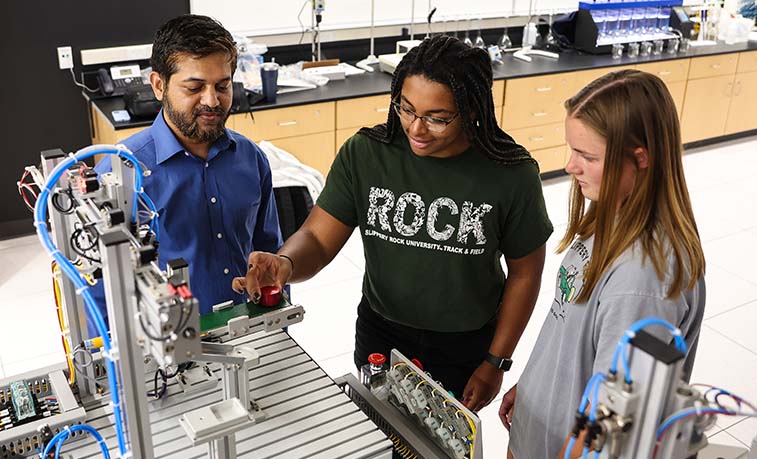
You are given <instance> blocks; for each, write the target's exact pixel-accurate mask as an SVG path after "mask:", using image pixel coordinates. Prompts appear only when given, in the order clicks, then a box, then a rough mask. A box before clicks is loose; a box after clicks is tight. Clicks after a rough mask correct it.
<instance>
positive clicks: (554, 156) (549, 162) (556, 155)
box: [531, 145, 568, 174]
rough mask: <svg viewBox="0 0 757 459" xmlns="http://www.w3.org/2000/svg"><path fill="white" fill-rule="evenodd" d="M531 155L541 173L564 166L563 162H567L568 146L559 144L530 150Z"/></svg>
mask: <svg viewBox="0 0 757 459" xmlns="http://www.w3.org/2000/svg"><path fill="white" fill-rule="evenodd" d="M531 156H533V157H534V159H535V160H536V162H537V163H539V172H541V173H542V174H543V173H545V172H551V171H556V170H560V169H563V168H565V163H567V162H568V148H567V147H566V146H565V145H560V146H558V147H552V148H545V149H543V150H534V151H532V152H531Z"/></svg>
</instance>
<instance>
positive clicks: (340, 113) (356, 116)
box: [336, 94, 391, 129]
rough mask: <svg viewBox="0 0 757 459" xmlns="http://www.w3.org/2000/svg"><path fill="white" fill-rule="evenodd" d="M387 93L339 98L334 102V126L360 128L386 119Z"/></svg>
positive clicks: (387, 110) (388, 99)
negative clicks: (355, 97)
mask: <svg viewBox="0 0 757 459" xmlns="http://www.w3.org/2000/svg"><path fill="white" fill-rule="evenodd" d="M390 102H391V98H390V95H389V94H382V95H380V96H372V97H361V98H359V99H347V100H340V101H337V103H336V128H337V129H345V128H352V127H355V128H361V127H364V126H375V125H377V124H381V123H383V122H385V121H386V118H387V116H388V115H389V108H390V107H389V104H390Z"/></svg>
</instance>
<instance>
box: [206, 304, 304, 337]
mask: <svg viewBox="0 0 757 459" xmlns="http://www.w3.org/2000/svg"><path fill="white" fill-rule="evenodd" d="M287 306H291V303H290V302H289V301H288V300H287V298H286V296H285V295H281V301H280V302H279V304H278V305H276V306H270V307H269V306H261V305H259V304H255V303H253V302H252V301H248V302H247V303H239V304H236V305H234V306H229V307H228V308H225V309H221V310H220V311H217V312H211V313H209V314H203V315H201V316H200V330H201V331H202V332H206V331H208V330H213V329H215V328H219V327H223V326H225V325H226V324H227V323H228V322H229V321H230V320H231V319H236V318H237V317H241V316H247V317H255V316H260V315H263V314H267V313H269V312H271V311H275V310H277V309H282V308H285V307H287Z"/></svg>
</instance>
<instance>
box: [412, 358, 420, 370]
mask: <svg viewBox="0 0 757 459" xmlns="http://www.w3.org/2000/svg"><path fill="white" fill-rule="evenodd" d="M410 361H411V362H413V363H414V364H415V366H416V367H418V368H420V369H421V370H423V364H421V361H420V360H418V359H410Z"/></svg>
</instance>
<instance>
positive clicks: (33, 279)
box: [0, 244, 52, 298]
mask: <svg viewBox="0 0 757 459" xmlns="http://www.w3.org/2000/svg"><path fill="white" fill-rule="evenodd" d="M0 260H1V261H0V298H6V297H7V296H14V295H19V294H23V293H30V292H38V291H41V290H42V289H44V288H49V285H50V283H51V280H50V279H51V276H52V274H51V273H52V271H51V268H50V262H51V258H50V257H49V256H48V255H47V253H46V252H45V250H44V249H43V248H42V246H41V245H40V244H22V245H19V246H17V247H13V248H10V249H5V250H2V251H0Z"/></svg>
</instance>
